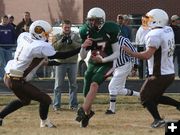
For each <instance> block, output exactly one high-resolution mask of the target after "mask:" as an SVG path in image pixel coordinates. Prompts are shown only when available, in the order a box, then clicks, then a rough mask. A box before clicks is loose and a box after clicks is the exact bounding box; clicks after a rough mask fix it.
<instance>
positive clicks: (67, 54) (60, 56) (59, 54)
mask: <svg viewBox="0 0 180 135" xmlns="http://www.w3.org/2000/svg"><path fill="white" fill-rule="evenodd" d="M80 49H81V47H79V48H76V49H74V50H72V51H68V52H56V53H55V54H54V55H53V56H48V58H49V59H66V58H69V57H71V56H73V55H76V54H78V53H79V51H80Z"/></svg>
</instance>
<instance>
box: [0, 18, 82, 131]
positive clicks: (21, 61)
mask: <svg viewBox="0 0 180 135" xmlns="http://www.w3.org/2000/svg"><path fill="white" fill-rule="evenodd" d="M51 31H52V27H51V25H50V24H49V23H48V22H46V21H43V20H37V21H35V22H33V23H32V24H31V26H30V30H29V32H24V33H22V34H20V35H19V37H18V39H17V48H16V51H15V56H14V59H13V60H10V61H9V62H8V63H7V65H6V67H5V71H6V74H5V76H4V83H5V85H6V86H7V87H8V88H9V89H11V90H12V91H13V93H14V94H15V95H16V96H17V97H18V99H16V100H14V101H12V102H10V103H9V104H8V105H7V106H6V107H5V108H3V109H2V110H1V112H0V126H2V122H3V119H4V118H5V117H6V116H7V115H8V114H10V113H12V112H14V111H16V110H17V109H19V108H21V107H23V106H26V105H29V104H30V102H31V100H35V101H38V102H39V103H40V105H39V116H40V119H41V121H40V127H48V128H53V127H55V125H54V124H52V123H51V122H50V120H49V119H48V110H49V105H50V104H51V98H50V96H49V95H47V94H46V93H44V92H42V91H41V90H40V89H39V88H37V87H35V86H34V85H32V84H31V83H29V82H28V80H30V79H31V77H32V76H33V75H32V74H33V73H35V71H36V70H37V69H38V67H40V65H41V64H42V63H43V60H44V59H45V58H48V59H55V58H62V59H65V58H68V57H71V56H72V55H75V54H77V53H79V51H80V48H77V49H76V50H74V51H70V52H56V51H55V50H54V48H53V46H52V45H51V44H50V43H48V42H47V40H48V37H49V33H50V32H51Z"/></svg>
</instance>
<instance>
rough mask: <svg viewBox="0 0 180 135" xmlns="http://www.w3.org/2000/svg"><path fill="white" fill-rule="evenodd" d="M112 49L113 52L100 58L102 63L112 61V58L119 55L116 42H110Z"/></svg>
mask: <svg viewBox="0 0 180 135" xmlns="http://www.w3.org/2000/svg"><path fill="white" fill-rule="evenodd" d="M112 49H113V53H112V54H111V55H109V56H107V57H104V58H103V59H102V62H103V63H106V62H110V61H113V60H115V59H116V58H117V57H118V56H119V54H120V51H119V45H118V42H116V43H114V44H112Z"/></svg>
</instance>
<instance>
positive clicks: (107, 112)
mask: <svg viewBox="0 0 180 135" xmlns="http://www.w3.org/2000/svg"><path fill="white" fill-rule="evenodd" d="M105 114H115V112H113V111H111V110H106V112H105Z"/></svg>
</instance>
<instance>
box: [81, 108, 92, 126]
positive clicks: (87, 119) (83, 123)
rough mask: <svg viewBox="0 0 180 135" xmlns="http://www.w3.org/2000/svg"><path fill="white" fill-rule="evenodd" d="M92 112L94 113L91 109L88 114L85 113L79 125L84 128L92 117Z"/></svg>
mask: <svg viewBox="0 0 180 135" xmlns="http://www.w3.org/2000/svg"><path fill="white" fill-rule="evenodd" d="M94 114H95V113H94V112H93V111H92V110H91V111H90V114H88V115H86V117H85V118H84V119H82V121H81V125H80V127H84V128H85V127H87V126H88V124H89V120H90V118H92V117H93V115H94Z"/></svg>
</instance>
